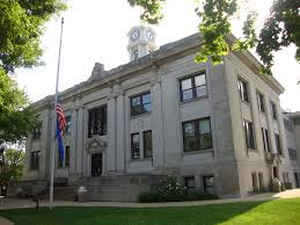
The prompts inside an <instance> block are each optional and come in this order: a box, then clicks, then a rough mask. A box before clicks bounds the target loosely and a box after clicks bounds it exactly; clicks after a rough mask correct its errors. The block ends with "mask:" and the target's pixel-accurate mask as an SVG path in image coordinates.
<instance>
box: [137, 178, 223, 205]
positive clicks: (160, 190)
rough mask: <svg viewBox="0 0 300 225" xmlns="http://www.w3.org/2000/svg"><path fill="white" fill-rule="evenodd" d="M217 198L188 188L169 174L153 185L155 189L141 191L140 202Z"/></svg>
mask: <svg viewBox="0 0 300 225" xmlns="http://www.w3.org/2000/svg"><path fill="white" fill-rule="evenodd" d="M210 199H217V196H215V195H212V194H208V193H203V192H200V191H197V190H187V189H186V188H185V187H184V186H183V185H182V184H180V183H179V182H178V181H177V178H176V177H173V176H168V177H166V178H165V179H162V180H161V182H160V183H159V184H158V185H156V186H154V187H153V190H151V191H148V192H144V193H141V194H140V195H139V198H138V200H139V202H143V203H149V202H179V201H199V200H210Z"/></svg>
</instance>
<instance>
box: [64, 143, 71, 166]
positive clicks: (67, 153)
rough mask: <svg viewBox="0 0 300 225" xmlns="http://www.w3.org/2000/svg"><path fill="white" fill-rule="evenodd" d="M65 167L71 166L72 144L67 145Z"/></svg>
mask: <svg viewBox="0 0 300 225" xmlns="http://www.w3.org/2000/svg"><path fill="white" fill-rule="evenodd" d="M65 167H70V146H66V154H65Z"/></svg>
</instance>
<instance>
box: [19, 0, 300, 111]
mask: <svg viewBox="0 0 300 225" xmlns="http://www.w3.org/2000/svg"><path fill="white" fill-rule="evenodd" d="M246 1H247V2H248V5H247V6H246V7H245V8H247V9H253V10H256V11H257V12H258V14H259V17H258V22H257V27H258V29H259V27H261V26H262V25H263V21H264V18H265V17H266V16H267V14H268V12H269V10H268V9H269V8H270V5H271V3H272V0H263V1H262V0H246ZM67 3H68V6H69V9H68V10H67V11H66V12H64V13H63V16H64V18H65V24H64V34H63V47H62V59H61V68H60V81H59V90H60V91H62V90H65V89H67V88H69V87H72V86H74V85H75V84H78V83H80V82H82V81H85V80H87V79H88V78H89V76H90V75H91V71H92V69H93V66H94V64H95V62H100V63H102V64H104V66H105V70H109V69H112V68H114V67H117V66H119V65H121V64H126V63H128V62H129V55H128V52H127V44H128V37H127V33H128V31H129V30H130V29H131V28H132V27H133V26H136V25H139V24H141V22H140V20H139V15H140V12H141V10H140V9H139V8H132V7H130V6H129V4H128V3H127V0H110V1H108V0H107V1H104V0H101V1H99V0H85V1H83V0H68V1H67ZM194 8H195V3H194V0H172V1H171V0H168V1H166V4H165V5H164V15H165V17H164V19H163V21H162V22H161V23H160V24H159V25H156V26H152V28H153V29H154V30H155V31H156V34H157V36H156V43H157V46H161V45H164V44H167V43H169V42H173V41H176V40H179V39H181V38H184V37H186V36H189V35H191V34H194V33H196V32H197V24H198V22H199V18H198V17H197V16H196V15H195V13H194ZM244 15H245V13H243V10H241V14H240V17H241V18H238V17H237V18H235V21H234V23H233V33H234V34H235V35H237V36H238V35H240V31H241V30H240V27H241V21H242V20H241V19H242V18H243V16H244ZM59 35H60V17H58V16H55V17H53V18H52V19H51V21H49V22H48V23H47V24H46V25H45V32H44V35H43V36H42V38H41V41H42V48H43V51H44V52H43V56H42V58H41V60H42V61H43V62H44V63H45V65H44V66H40V67H35V68H33V69H19V70H17V71H16V73H15V78H16V80H17V82H18V84H19V86H20V87H22V88H24V89H25V91H26V93H27V94H28V96H29V99H30V100H31V102H35V101H37V100H39V99H42V98H44V97H46V96H48V95H52V94H54V92H55V80H56V70H57V58H58V46H59ZM295 52H296V50H295V47H294V46H291V47H288V48H286V49H283V50H281V51H280V52H277V53H276V54H275V66H274V67H273V74H274V77H275V78H276V79H277V80H278V81H279V82H280V83H281V84H282V85H283V87H284V88H285V92H284V94H282V95H281V97H280V99H281V106H282V107H283V108H284V109H285V110H289V111H300V100H299V97H300V85H297V81H299V80H300V64H298V63H297V62H296V60H295V59H294V55H295Z"/></svg>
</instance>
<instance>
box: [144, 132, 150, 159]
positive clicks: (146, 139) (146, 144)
mask: <svg viewBox="0 0 300 225" xmlns="http://www.w3.org/2000/svg"><path fill="white" fill-rule="evenodd" d="M143 143H144V158H152V131H151V130H149V131H144V132H143Z"/></svg>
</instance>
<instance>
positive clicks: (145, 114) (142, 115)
mask: <svg viewBox="0 0 300 225" xmlns="http://www.w3.org/2000/svg"><path fill="white" fill-rule="evenodd" d="M151 113H152V111H151V112H144V113H141V114H138V115H134V116H132V115H130V119H132V120H134V119H138V118H140V117H148V116H150V115H151Z"/></svg>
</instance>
